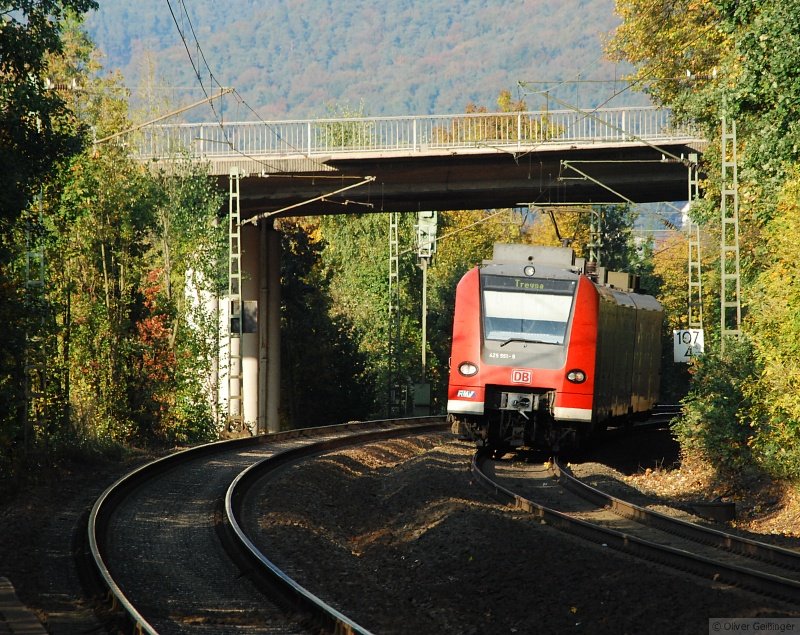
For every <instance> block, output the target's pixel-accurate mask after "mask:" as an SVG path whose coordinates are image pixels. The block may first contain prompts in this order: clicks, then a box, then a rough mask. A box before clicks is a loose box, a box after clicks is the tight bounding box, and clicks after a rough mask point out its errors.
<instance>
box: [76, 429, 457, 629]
mask: <svg viewBox="0 0 800 635" xmlns="http://www.w3.org/2000/svg"><path fill="white" fill-rule="evenodd" d="M434 429H442V430H444V429H445V424H444V421H443V418H441V417H431V418H420V419H416V420H411V421H409V420H405V421H402V420H399V421H383V422H364V423H351V424H344V425H341V426H329V427H324V428H315V429H305V430H297V431H292V432H287V433H279V434H273V435H262V436H259V437H252V438H247V439H237V440H233V441H225V442H219V443H213V444H209V445H205V446H200V447H197V448H193V449H190V450H186V451H184V452H179V453H177V454H173V455H170V456H167V457H165V458H163V459H160V460H158V461H154V462H152V463H150V464H148V465H146V466H144V467H142V468H140V469H138V470H135V471H134V472H132V473H130V474H128V475H126V476H125V477H123V478H122V479H120V480H119V481H117V482H116V483H114V484H113V485H112V486H110V487H109V488H108V489H107V490H106V491H105V492H104V493H103V495H102V496H101V497H100V498H99V499H98V500H97V501H96V503H95V505H94V507H93V509H92V512H91V514H90V517H89V523H88V539H89V545H90V550H91V556H92V559H93V561H94V565H95V567H96V569H97V572H98V574H99V576H100V578H101V579H102V581H103V584H104V585H105V587H106V588H107V589H108V593H109V597H110V599H111V601H112V604H113V606H114V608H116V609H119V610H120V611H121V612H122V614H124V615H125V617H126V619H127V620H129V621H130V622H132V623H133V624H134V629H135V631H136V632H137V633H161V634H165V633H194V632H197V633H215V634H217V633H247V632H253V633H255V632H258V633H305V632H308V631H309V629H312V630H318V629H319V627H320V626H322V627H323V628H324V629H325V630H329V631H336V632H366V631H364V629H361V627H359V626H358V625H357V624H355V623H354V622H352V621H350V620H348V618H347V617H346V616H344V615H342V614H340V613H338V612H337V611H335V610H334V609H332V608H331V607H328V606H327V605H325V604H324V602H322V601H320V600H319V599H318V598H315V597H314V596H313V595H312V594H310V593H308V592H307V591H305V589H303V588H302V587H300V586H299V585H298V584H296V583H295V582H294V581H293V580H292V579H291V578H290V577H289V576H288V575H286V574H285V573H284V572H283V571H281V570H280V569H279V568H278V567H276V566H275V565H273V564H272V563H271V562H270V561H269V558H268V555H265V554H263V553H261V551H259V549H258V548H256V547H255V546H254V544H253V543H252V541H251V540H250V539H249V537H248V535H247V532H246V531H245V530H244V529H243V528H242V525H241V523H240V515H241V505H242V501H243V500H245V499H246V497H247V492H248V490H249V487H250V486H251V485H252V483H254V482H256V481H257V480H258V479H259V478H261V476H263V474H265V473H266V472H268V471H269V470H271V469H274V468H275V467H276V466H279V465H282V464H285V463H286V462H287V461H292V460H296V459H297V458H300V457H302V456H308V455H310V454H314V453H319V452H324V451H328V450H331V449H334V448H338V447H343V446H346V445H352V444H356V443H361V442H364V441H365V440H367V439H372V440H378V439H381V438H392V437H400V436H403V435H409V434H422V433H424V432H427V431H430V430H434ZM243 563H244V564H243ZM241 566H244V567H245V570H246V571H247V572H248V575H247V576H244V575H243V574H242V569H241ZM265 593H267V595H266V596H265ZM287 609H288V610H289V612H290V615H291V617H287Z"/></svg>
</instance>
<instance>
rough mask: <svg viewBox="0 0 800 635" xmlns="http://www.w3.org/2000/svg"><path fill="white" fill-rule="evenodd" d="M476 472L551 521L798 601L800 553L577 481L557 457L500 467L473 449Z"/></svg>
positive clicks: (608, 542)
mask: <svg viewBox="0 0 800 635" xmlns="http://www.w3.org/2000/svg"><path fill="white" fill-rule="evenodd" d="M472 471H473V474H474V475H475V476H476V478H477V479H478V480H479V481H480V482H481V483H482V484H484V485H485V486H487V487H489V488H490V489H492V490H493V491H494V492H495V493H497V494H498V495H499V496H501V497H503V498H505V499H507V500H509V501H510V502H511V503H512V504H514V505H515V506H516V507H518V508H520V509H523V510H525V511H528V512H530V513H532V514H534V515H536V516H537V517H539V518H542V519H543V520H544V521H545V522H547V523H548V524H550V525H553V526H554V527H556V528H558V529H560V530H562V531H565V532H568V533H572V534H576V535H579V536H582V537H584V538H587V539H589V540H592V541H594V542H598V543H601V544H603V545H604V546H608V547H613V548H615V549H618V550H620V551H625V552H628V553H631V554H633V555H636V556H640V557H642V558H645V559H647V560H651V561H655V562H661V563H663V564H667V565H669V566H672V567H674V568H677V569H681V570H686V571H690V572H692V573H695V574H697V575H700V576H703V577H706V578H708V579H711V580H714V581H719V582H724V583H728V584H733V585H737V586H741V587H743V588H747V589H749V590H752V591H756V592H758V593H762V594H765V595H768V596H771V597H777V598H781V599H784V600H789V601H792V602H798V601H800V553H798V552H796V551H792V550H788V549H782V548H780V547H775V546H772V545H768V544H765V543H761V542H757V541H754V540H749V539H745V538H741V537H738V536H736V535H733V534H729V533H726V532H723V531H719V530H717V529H713V528H710V527H707V526H704V525H697V524H694V523H691V522H687V521H684V520H681V519H678V518H674V517H671V516H666V515H664V514H661V513H658V512H655V511H653V510H650V509H646V508H643V507H640V506H638V505H634V504H633V503H629V502H626V501H623V500H621V499H619V498H616V497H614V496H611V495H609V494H606V493H604V492H601V491H600V490H598V489H596V488H594V487H591V486H589V485H587V484H585V483H582V482H581V481H579V480H578V479H577V478H575V477H574V476H573V475H572V474H571V472H570V470H569V469H568V468H566V467H564V466H561V465H559V464H558V462H557V461H552V462H546V463H543V464H538V465H528V466H526V467H525V468H523V469H522V470H519V469H516V470H513V471H510V470H508V469H507V468H506V467H504V466H503V465H501V464H499V463H495V462H492V461H490V460H489V459H488V457H486V456H484V455H481V454H480V453H476V455H475V456H474V458H473V462H472Z"/></svg>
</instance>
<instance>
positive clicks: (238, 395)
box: [228, 167, 244, 430]
mask: <svg viewBox="0 0 800 635" xmlns="http://www.w3.org/2000/svg"><path fill="white" fill-rule="evenodd" d="M228 192H229V196H228V306H229V312H228V317H229V319H228V426H229V427H230V428H234V427H235V428H236V429H237V430H240V429H242V426H243V425H244V412H243V407H244V403H243V401H242V329H243V324H242V242H241V224H240V220H241V208H240V204H239V168H238V167H234V168H231V172H230V178H229V188H228Z"/></svg>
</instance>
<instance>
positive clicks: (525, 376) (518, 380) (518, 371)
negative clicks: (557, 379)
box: [511, 368, 533, 384]
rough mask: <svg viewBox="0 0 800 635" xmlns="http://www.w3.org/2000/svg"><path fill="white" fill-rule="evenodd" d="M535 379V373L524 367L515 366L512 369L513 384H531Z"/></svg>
mask: <svg viewBox="0 0 800 635" xmlns="http://www.w3.org/2000/svg"><path fill="white" fill-rule="evenodd" d="M532 379H533V373H531V371H529V370H527V369H524V368H515V369H514V370H512V371H511V383H512V384H529V383H531V380H532Z"/></svg>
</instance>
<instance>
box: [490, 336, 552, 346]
mask: <svg viewBox="0 0 800 635" xmlns="http://www.w3.org/2000/svg"><path fill="white" fill-rule="evenodd" d="M511 342H525V343H526V344H553V343H554V342H545V341H544V340H529V339H526V338H524V337H509V338H508V339H507V340H506V341H505V342H503V343H502V344H500V348H503V346H505V345H506V344H510V343H511Z"/></svg>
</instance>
